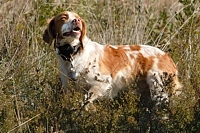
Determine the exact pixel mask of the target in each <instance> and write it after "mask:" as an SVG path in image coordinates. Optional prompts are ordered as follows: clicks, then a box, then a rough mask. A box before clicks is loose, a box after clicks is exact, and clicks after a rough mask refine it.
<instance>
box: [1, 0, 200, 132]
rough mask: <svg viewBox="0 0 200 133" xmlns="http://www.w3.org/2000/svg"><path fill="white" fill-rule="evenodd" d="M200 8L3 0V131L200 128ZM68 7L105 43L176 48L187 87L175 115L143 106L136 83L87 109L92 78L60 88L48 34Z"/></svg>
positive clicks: (134, 1) (188, 2)
mask: <svg viewBox="0 0 200 133" xmlns="http://www.w3.org/2000/svg"><path fill="white" fill-rule="evenodd" d="M199 7H200V1H199V0H78V1H77V0H4V1H0V103H1V104H0V132H2V133H5V132H13V133H14V132H16V133H18V132H19V133H27V132H28V133H33V132H34V133H37V132H38V133H45V132H61V133H62V132H73V133H75V132H83V133H84V132H85V133H89V132H134V133H137V132H141V133H149V132H152V133H156V132H159V133H162V132H163V133H166V132H177V133H178V132H190V133H193V132H194V133H197V132H199V131H200V99H199V98H200V50H199V49H200V8H199ZM64 10H68V11H74V12H76V13H77V14H79V15H80V16H81V17H82V18H83V19H84V20H85V21H86V23H87V36H88V37H89V38H90V39H92V40H93V41H96V42H99V43H100V44H112V45H119V44H121V45H122V44H147V45H152V46H156V47H158V48H160V49H162V50H164V51H165V52H168V53H169V54H170V55H171V57H172V58H173V60H174V62H175V64H176V65H177V66H178V68H179V77H180V81H181V82H182V84H183V86H184V87H183V93H182V94H181V95H180V96H179V97H176V98H174V99H173V102H171V103H172V105H173V106H170V107H169V109H168V113H169V116H170V117H169V120H165V121H164V120H158V119H156V118H155V117H156V115H157V114H162V111H159V112H156V114H154V115H153V114H152V113H151V112H150V111H149V110H148V108H147V107H146V106H143V104H142V103H141V102H140V97H139V96H136V95H135V90H136V85H133V86H131V87H130V89H128V90H126V91H122V92H121V93H120V94H119V96H118V97H116V98H115V99H114V100H109V99H105V100H101V99H100V100H98V101H96V102H95V106H96V108H97V111H96V112H87V111H85V110H84V109H83V108H82V104H83V100H84V93H85V88H86V87H87V86H86V85H84V84H81V83H77V84H78V86H76V87H74V83H70V84H69V87H68V89H67V91H63V90H62V89H61V83H60V79H59V70H58V69H57V60H56V57H55V54H54V50H53V47H52V46H50V45H48V44H45V43H44V42H43V40H42V34H43V32H44V30H45V28H46V27H47V20H48V19H50V18H52V17H53V16H55V15H56V14H57V13H59V12H61V11H64Z"/></svg>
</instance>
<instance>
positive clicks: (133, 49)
mask: <svg viewBox="0 0 200 133" xmlns="http://www.w3.org/2000/svg"><path fill="white" fill-rule="evenodd" d="M140 48H141V47H140V46H139V45H131V46H130V49H131V50H132V51H139V50H140Z"/></svg>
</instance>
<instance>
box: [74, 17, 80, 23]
mask: <svg viewBox="0 0 200 133" xmlns="http://www.w3.org/2000/svg"><path fill="white" fill-rule="evenodd" d="M80 21H81V19H80V18H75V19H74V20H72V23H73V24H76V23H79V22H80Z"/></svg>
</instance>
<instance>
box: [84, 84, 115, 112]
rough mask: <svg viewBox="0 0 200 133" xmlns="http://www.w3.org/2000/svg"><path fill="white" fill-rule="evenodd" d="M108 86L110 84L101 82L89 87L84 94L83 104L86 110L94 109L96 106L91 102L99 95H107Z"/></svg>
mask: <svg viewBox="0 0 200 133" xmlns="http://www.w3.org/2000/svg"><path fill="white" fill-rule="evenodd" d="M110 86H111V85H110V84H108V83H102V84H99V86H98V85H96V86H93V87H91V88H90V90H89V91H88V94H87V96H86V99H87V102H86V105H85V109H86V111H88V110H92V111H96V107H95V106H94V105H93V102H94V101H95V100H96V99H98V98H99V97H103V96H108V94H107V93H109V92H108V90H109V89H110Z"/></svg>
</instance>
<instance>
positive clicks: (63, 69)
mask: <svg viewBox="0 0 200 133" xmlns="http://www.w3.org/2000/svg"><path fill="white" fill-rule="evenodd" d="M70 66H71V64H70V62H65V61H63V60H61V61H60V63H59V70H60V79H61V82H62V87H63V88H64V89H66V88H67V85H68V80H67V78H68V74H69V72H70V68H71V67H70Z"/></svg>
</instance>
